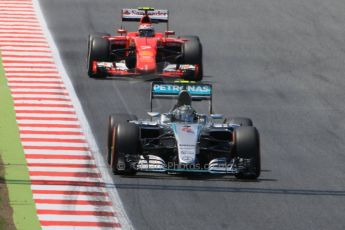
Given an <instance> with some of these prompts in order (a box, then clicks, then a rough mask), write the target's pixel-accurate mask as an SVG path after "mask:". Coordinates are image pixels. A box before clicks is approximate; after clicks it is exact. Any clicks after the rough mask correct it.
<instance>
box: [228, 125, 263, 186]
mask: <svg viewBox="0 0 345 230" xmlns="http://www.w3.org/2000/svg"><path fill="white" fill-rule="evenodd" d="M234 144H235V155H236V157H237V158H238V164H239V168H241V171H240V172H239V173H238V174H236V175H235V176H236V178H238V179H244V180H255V179H257V178H258V177H259V176H260V172H261V159H260V138H259V132H258V130H257V129H256V128H255V127H252V126H241V127H238V128H236V129H235V130H234Z"/></svg>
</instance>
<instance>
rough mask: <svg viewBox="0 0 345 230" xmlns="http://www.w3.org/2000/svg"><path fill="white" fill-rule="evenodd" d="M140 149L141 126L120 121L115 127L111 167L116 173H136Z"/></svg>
mask: <svg viewBox="0 0 345 230" xmlns="http://www.w3.org/2000/svg"><path fill="white" fill-rule="evenodd" d="M139 151H140V143H139V127H138V126H137V125H135V124H132V123H119V124H118V125H117V126H116V127H113V130H112V145H111V167H112V170H113V172H114V174H118V175H135V174H136V169H135V167H136V163H137V161H138V159H139Z"/></svg>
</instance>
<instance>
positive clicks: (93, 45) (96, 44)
mask: <svg viewBox="0 0 345 230" xmlns="http://www.w3.org/2000/svg"><path fill="white" fill-rule="evenodd" d="M109 59H110V42H109V40H108V39H107V38H103V37H98V36H94V35H89V44H88V54H87V68H88V75H89V77H104V76H103V74H99V73H95V70H94V62H95V61H99V62H102V61H103V62H107V61H109Z"/></svg>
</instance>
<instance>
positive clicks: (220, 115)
mask: <svg viewBox="0 0 345 230" xmlns="http://www.w3.org/2000/svg"><path fill="white" fill-rule="evenodd" d="M211 117H212V119H223V114H211Z"/></svg>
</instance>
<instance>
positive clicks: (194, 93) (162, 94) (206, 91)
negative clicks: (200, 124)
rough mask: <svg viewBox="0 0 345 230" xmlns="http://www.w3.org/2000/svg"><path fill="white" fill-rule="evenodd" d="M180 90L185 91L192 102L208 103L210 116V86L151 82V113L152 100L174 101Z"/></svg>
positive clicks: (205, 84)
mask: <svg viewBox="0 0 345 230" xmlns="http://www.w3.org/2000/svg"><path fill="white" fill-rule="evenodd" d="M182 90H187V91H188V93H189V94H190V96H191V97H192V100H193V101H204V100H206V101H209V112H210V114H211V113H212V85H211V84H207V83H181V82H178V83H176V82H152V84H151V95H150V108H151V112H152V101H153V99H155V98H159V99H176V98H178V95H179V94H180V92H181V91H182Z"/></svg>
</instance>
